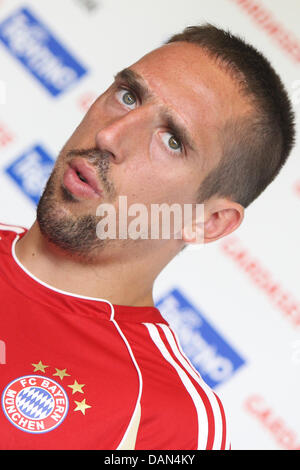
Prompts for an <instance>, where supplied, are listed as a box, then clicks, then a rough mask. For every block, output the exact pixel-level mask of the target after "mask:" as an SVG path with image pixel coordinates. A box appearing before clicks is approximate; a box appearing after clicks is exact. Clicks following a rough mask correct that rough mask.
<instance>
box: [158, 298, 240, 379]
mask: <svg viewBox="0 0 300 470" xmlns="http://www.w3.org/2000/svg"><path fill="white" fill-rule="evenodd" d="M156 307H157V308H158V309H159V310H160V311H161V313H162V315H163V317H164V318H165V319H166V320H167V321H168V322H169V324H170V325H171V326H172V328H173V330H174V331H175V332H176V334H177V335H178V338H179V341H180V344H181V346H182V349H183V351H184V353H185V354H186V356H187V357H188V358H189V360H190V361H191V362H192V364H193V366H194V367H195V368H196V369H197V370H198V372H199V373H200V375H201V377H202V378H203V380H204V381H205V382H206V383H207V385H209V386H210V387H211V388H214V387H216V386H217V385H220V384H221V383H223V382H225V381H226V380H228V379H229V378H230V377H231V376H232V374H233V373H234V372H235V371H236V370H237V369H238V368H239V367H241V366H242V365H243V364H244V363H245V361H244V360H243V359H242V358H241V357H240V356H239V354H238V353H237V352H236V351H234V349H233V348H232V347H231V346H230V345H229V344H228V343H227V342H226V341H225V339H224V338H222V336H221V335H220V333H219V332H217V331H216V330H215V329H214V328H213V327H212V326H211V325H210V324H209V322H208V321H207V320H206V318H204V316H203V315H202V313H200V312H199V310H197V309H196V308H195V307H194V306H193V305H192V304H191V303H190V302H189V301H188V300H187V299H186V298H185V297H184V296H183V295H182V294H181V293H180V292H179V290H178V289H173V290H172V291H171V292H169V293H168V294H167V295H165V296H164V297H162V298H161V299H160V300H159V301H158V302H157V303H156Z"/></svg>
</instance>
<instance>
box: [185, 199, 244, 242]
mask: <svg viewBox="0 0 300 470" xmlns="http://www.w3.org/2000/svg"><path fill="white" fill-rule="evenodd" d="M203 206H204V208H203V215H202V217H198V218H194V219H193V221H192V223H191V224H190V225H188V226H185V227H184V229H183V231H182V239H183V241H184V242H186V243H210V242H213V241H215V240H218V239H219V238H223V237H225V236H226V235H229V234H230V233H231V232H233V231H234V230H236V229H237V228H238V227H239V226H240V224H241V223H242V221H243V218H244V208H243V206H241V205H240V204H238V203H236V202H233V201H231V200H230V199H226V198H218V199H210V200H209V201H207V202H205V203H204V205H203Z"/></svg>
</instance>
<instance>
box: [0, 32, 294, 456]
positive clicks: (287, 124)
mask: <svg viewBox="0 0 300 470" xmlns="http://www.w3.org/2000/svg"><path fill="white" fill-rule="evenodd" d="M293 142H294V117H293V113H292V110H291V106H290V102H289V99H288V97H287V94H286V92H285V90H284V87H283V85H282V83H281V81H280V79H279V77H278V76H277V74H276V73H275V72H274V70H273V68H272V67H271V65H270V64H269V62H268V61H267V60H266V59H265V58H264V57H263V56H262V55H261V54H260V53H259V52H258V51H256V50H255V49H254V48H253V47H251V46H249V45H247V44H246V43H245V42H244V41H243V40H242V39H240V38H237V37H234V36H232V35H231V34H230V33H228V32H226V31H223V30H221V29H218V28H216V27H214V26H212V25H209V24H207V25H203V26H198V27H190V28H187V29H186V30H185V31H184V32H183V33H182V34H179V35H176V36H174V37H173V38H171V39H170V41H169V42H168V43H167V44H165V45H163V46H162V47H160V48H158V49H156V50H154V51H152V52H150V53H148V54H147V55H145V56H144V57H142V58H141V59H140V60H139V61H137V62H136V63H135V64H133V65H131V66H130V67H128V68H126V69H124V70H123V71H121V72H119V73H118V74H117V75H116V77H115V81H114V83H113V84H112V85H111V86H110V87H109V89H108V90H106V92H105V93H104V94H102V95H101V96H100V97H99V98H98V99H97V100H96V101H95V102H94V104H93V105H92V106H91V108H90V109H89V111H88V113H87V114H86V116H85V117H84V119H83V121H82V122H81V123H80V125H79V126H78V128H77V129H76V130H75V132H74V133H73V135H72V136H71V137H70V139H69V140H68V142H67V143H66V144H65V146H64V147H63V149H62V151H61V153H60V155H59V157H58V159H57V161H56V164H55V167H54V170H53V172H52V174H51V176H50V178H49V180H48V183H47V185H46V188H45V191H44V193H43V195H42V197H41V200H40V202H39V205H38V208H37V220H36V221H35V223H34V224H33V225H32V227H31V228H30V229H29V230H26V229H23V228H20V227H10V226H5V225H2V226H1V227H2V231H1V232H0V233H1V237H2V241H0V250H1V251H0V256H1V267H0V274H1V277H0V288H1V297H2V300H1V303H2V308H1V313H2V319H1V335H2V337H1V339H2V340H4V341H5V344H6V347H7V364H5V366H4V365H3V366H1V373H2V374H1V379H0V386H1V394H2V414H1V417H0V447H1V448H4V449H6V448H19V449H28V448H31V449H32V448H33V449H228V448H229V446H230V444H229V438H228V432H227V424H226V420H225V414H224V410H223V407H222V404H221V402H220V400H219V398H218V397H217V395H216V394H215V393H214V392H213V391H211V390H210V389H209V388H208V387H207V385H206V384H205V383H204V382H203V381H202V379H201V377H200V376H199V374H198V373H197V372H196V371H195V369H194V368H193V366H192V365H191V364H190V363H189V361H188V360H187V359H186V357H185V356H184V354H183V352H182V351H181V349H180V346H179V344H178V342H177V339H176V336H175V335H174V333H173V331H172V330H171V328H170V327H169V325H168V324H167V322H166V321H165V320H164V319H163V318H162V317H161V315H160V313H159V311H158V309H156V308H155V306H154V302H153V298H152V288H153V283H154V281H155V279H156V277H157V275H158V274H159V273H160V272H161V270H162V269H163V268H164V266H166V264H168V263H169V262H170V261H171V260H172V258H173V257H174V256H176V255H177V254H178V253H179V252H180V251H181V250H182V249H183V248H184V247H185V246H186V244H188V243H195V242H197V241H198V240H199V234H200V238H201V237H202V238H203V242H204V243H209V242H212V241H214V240H218V239H220V238H221V237H224V236H226V235H228V234H229V233H231V232H233V231H234V230H235V229H237V228H238V226H239V225H240V224H241V222H242V220H243V214H244V208H245V207H247V206H248V205H249V204H250V202H251V201H252V200H253V199H255V198H256V197H257V196H258V195H259V194H260V193H261V192H262V191H263V190H264V189H265V187H266V186H267V185H268V184H269V183H270V182H271V181H272V180H273V179H274V177H275V176H276V174H277V173H278V172H279V170H280V168H281V167H282V165H283V163H284V162H285V160H286V158H287V156H288V154H289V153H290V150H291V148H292V145H293ZM120 196H123V197H124V196H126V203H127V207H128V208H129V207H134V204H142V205H143V207H145V208H146V209H147V210H151V208H152V207H153V205H154V204H159V205H161V204H167V205H168V207H170V206H172V204H179V206H180V207H184V205H185V204H186V205H188V204H192V205H195V204H197V203H204V213H203V217H200V218H199V217H198V216H197V213H196V212H195V211H193V212H192V214H193V218H192V220H189V224H188V226H187V225H185V223H184V224H183V225H182V227H181V230H180V234H181V236H180V237H175V236H173V237H171V236H170V237H169V238H163V237H161V238H159V239H157V238H151V237H147V236H143V237H142V236H141V237H140V238H136V237H130V236H128V233H127V237H126V236H123V235H124V234H122V236H118V237H116V238H114V237H111V238H105V236H104V229H103V226H101V225H99V221H101V215H102V216H103V213H101V214H100V212H101V211H100V210H99V206H101V204H107V205H110V207H113V208H114V209H115V211H116V214H117V215H120V213H121V203H122V202H121V201H122V199H120ZM106 207H108V206H106ZM131 215H132V214H131ZM117 220H118V224H117V225H118V228H119V226H120V224H121V222H120V219H117ZM101 227H102V228H101ZM150 228H151V227H150V226H149V227H148V228H147V233H146V235H149V231H150ZM175 231H176V230H175V229H174V231H173V234H175ZM177 232H178V231H177ZM177 232H176V233H177ZM144 235H145V233H144Z"/></svg>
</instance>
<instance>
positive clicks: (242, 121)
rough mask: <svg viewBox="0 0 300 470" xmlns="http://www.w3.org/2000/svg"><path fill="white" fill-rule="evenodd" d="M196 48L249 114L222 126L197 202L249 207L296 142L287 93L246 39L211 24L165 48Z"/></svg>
mask: <svg viewBox="0 0 300 470" xmlns="http://www.w3.org/2000/svg"><path fill="white" fill-rule="evenodd" d="M176 41H185V42H190V43H194V44H197V45H199V46H200V47H201V48H202V49H203V51H204V52H206V53H207V54H208V56H209V57H211V58H212V59H213V60H215V62H216V63H217V64H219V65H220V66H221V67H222V68H224V69H225V70H226V71H227V72H228V73H229V74H230V75H231V76H232V78H233V80H235V81H236V82H237V84H238V85H239V89H240V92H241V94H242V95H243V96H245V97H246V98H247V99H248V100H250V102H251V104H252V105H253V110H254V111H253V113H252V114H251V115H247V117H245V116H244V117H243V118H242V117H240V118H237V119H236V120H235V121H233V120H231V121H230V122H227V123H226V124H225V128H224V129H223V131H222V132H221V134H222V135H221V136H220V138H221V143H222V148H223V156H222V158H221V160H220V162H219V163H218V164H217V165H216V167H215V168H213V169H212V170H211V171H210V173H209V174H208V175H207V176H206V177H205V178H204V180H203V182H202V184H201V185H200V188H199V193H198V202H204V201H206V200H208V199H209V198H210V197H212V196H214V195H219V196H220V197H230V198H231V199H232V200H233V201H235V202H238V203H240V204H241V205H242V206H243V207H247V206H248V205H249V204H250V203H251V202H252V201H253V200H254V199H255V198H256V197H257V196H259V194H260V193H261V192H262V191H264V189H265V188H266V187H267V186H268V184H270V183H271V182H272V181H273V179H274V178H275V177H276V175H277V174H278V173H279V171H280V170H281V168H282V166H283V165H284V163H285V161H286V159H287V157H288V155H289V154H290V151H291V149H292V147H293V145H294V142H295V116H294V112H293V109H292V105H291V102H290V99H289V97H288V94H287V92H286V90H285V87H284V85H283V83H282V81H281V79H280V77H279V75H278V74H277V73H276V72H275V70H274V68H273V67H272V65H271V63H270V62H269V60H268V59H267V58H266V57H265V56H264V55H263V54H262V53H261V52H259V51H258V50H257V49H256V48H255V47H253V46H252V45H250V44H247V43H246V42H245V40H244V39H242V38H241V37H239V36H236V35H233V34H231V33H230V32H229V31H226V30H224V29H221V28H218V27H216V26H214V25H212V24H210V23H205V24H203V25H199V26H188V27H187V28H185V29H184V31H183V32H182V33H179V34H175V35H173V36H172V37H171V38H170V39H169V40H168V41H166V43H165V44H169V43H172V42H176Z"/></svg>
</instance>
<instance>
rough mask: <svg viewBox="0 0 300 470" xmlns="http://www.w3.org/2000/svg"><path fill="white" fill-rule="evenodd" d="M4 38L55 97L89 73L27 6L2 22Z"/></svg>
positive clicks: (10, 49)
mask: <svg viewBox="0 0 300 470" xmlns="http://www.w3.org/2000/svg"><path fill="white" fill-rule="evenodd" d="M0 40H1V41H2V42H3V43H4V44H5V46H6V47H7V48H8V50H9V51H10V52H11V54H12V55H13V56H14V57H16V58H17V59H18V60H19V61H20V62H21V63H22V64H23V65H24V67H26V69H27V70H28V71H29V72H30V73H31V74H32V75H34V77H35V78H37V80H38V81H39V82H40V83H41V84H42V85H43V86H44V87H45V88H46V89H47V90H48V91H49V93H51V95H52V96H57V95H59V94H60V93H63V92H64V91H66V89H67V88H68V87H69V86H70V85H72V84H74V83H75V82H76V81H78V80H79V79H80V78H81V77H82V76H83V75H84V74H85V73H86V72H87V70H86V69H85V68H84V67H83V66H82V65H80V64H79V62H78V61H77V60H76V59H75V58H74V57H72V55H71V54H70V53H69V52H68V51H67V50H66V49H65V48H64V47H63V46H62V45H61V44H60V43H59V42H58V41H57V40H56V39H55V37H54V36H53V34H52V33H51V32H50V31H49V29H48V28H47V27H46V26H45V25H44V24H43V23H41V22H40V21H39V20H38V19H37V18H36V17H35V16H34V15H33V14H32V13H31V12H30V11H29V10H28V9H27V8H21V9H19V10H17V11H16V12H14V13H13V14H12V15H11V16H9V17H8V18H7V19H6V20H4V21H3V22H2V23H1V24H0Z"/></svg>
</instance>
